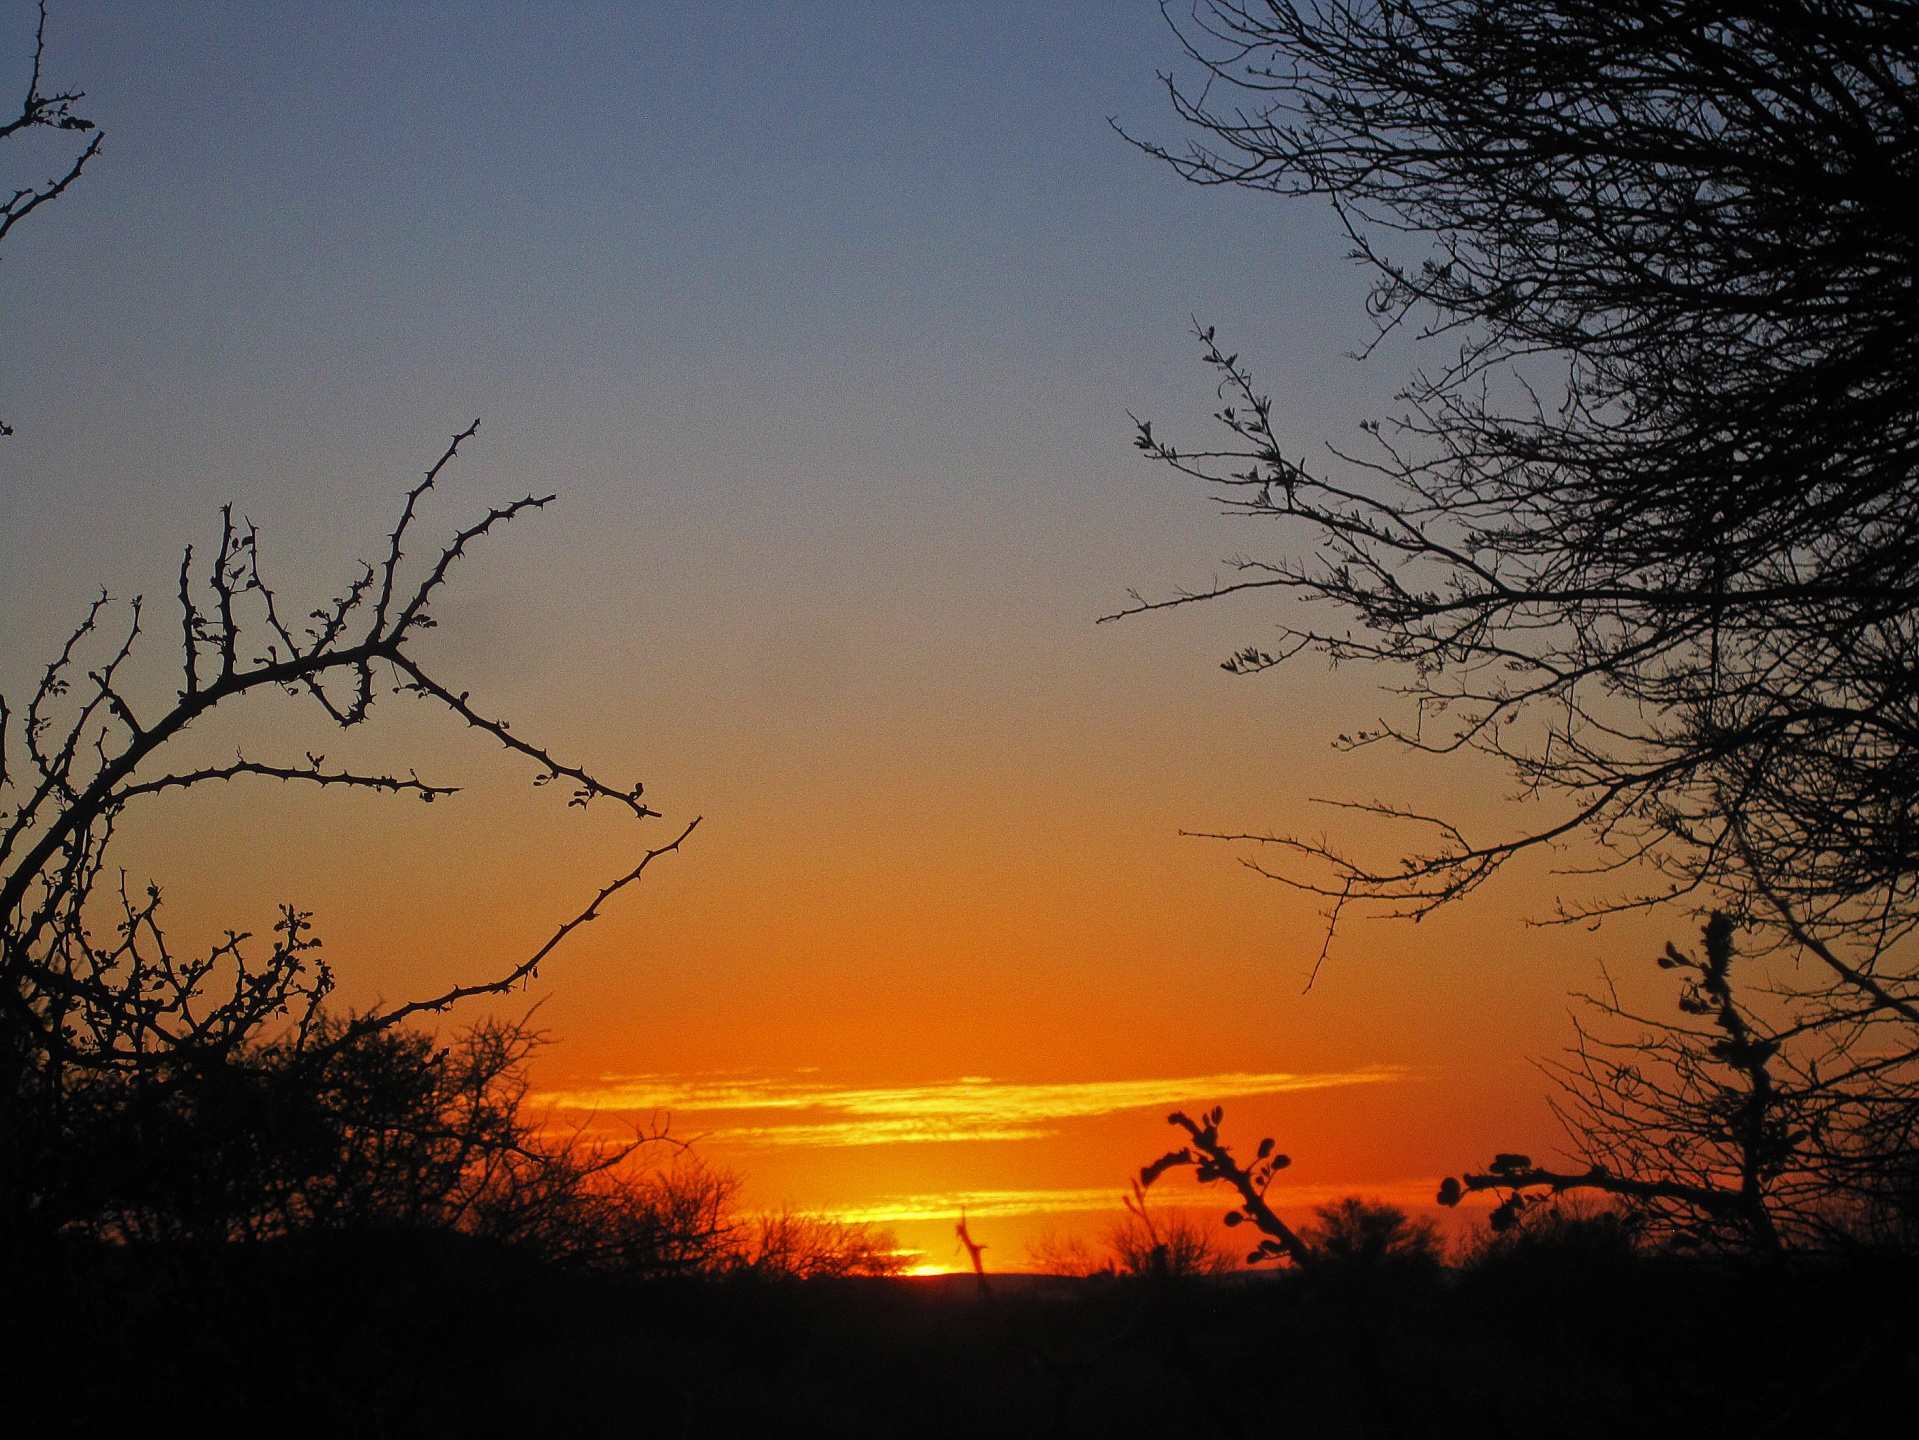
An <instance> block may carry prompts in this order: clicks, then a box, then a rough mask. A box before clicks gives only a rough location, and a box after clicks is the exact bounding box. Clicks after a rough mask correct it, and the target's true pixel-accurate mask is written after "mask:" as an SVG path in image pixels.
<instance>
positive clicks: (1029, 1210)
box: [832, 1179, 1439, 1225]
mask: <svg viewBox="0 0 1919 1440" xmlns="http://www.w3.org/2000/svg"><path fill="white" fill-rule="evenodd" d="M1438 1190H1439V1181H1438V1180H1436V1179H1434V1180H1396V1181H1393V1182H1392V1183H1390V1184H1386V1185H1286V1186H1280V1185H1275V1186H1274V1187H1273V1188H1272V1189H1271V1190H1269V1191H1267V1192H1266V1200H1267V1203H1268V1204H1270V1205H1273V1206H1274V1207H1276V1208H1278V1209H1282V1210H1294V1209H1304V1208H1306V1207H1308V1206H1313V1205H1324V1204H1326V1203H1327V1202H1328V1201H1332V1200H1340V1199H1343V1198H1345V1197H1346V1196H1348V1195H1363V1196H1364V1197H1366V1198H1367V1199H1369V1200H1383V1201H1385V1202H1387V1203H1388V1204H1392V1205H1402V1206H1412V1207H1418V1206H1429V1205H1432V1204H1433V1203H1434V1196H1435V1195H1436V1194H1437V1193H1438ZM1153 1203H1154V1205H1155V1206H1156V1207H1158V1208H1164V1209H1168V1210H1191V1209H1219V1210H1221V1211H1222V1212H1223V1210H1224V1208H1225V1207H1226V1206H1228V1205H1230V1204H1231V1203H1232V1196H1231V1195H1230V1194H1229V1193H1228V1192H1226V1191H1224V1190H1222V1191H1220V1192H1219V1193H1218V1194H1217V1195H1210V1196H1209V1195H1206V1194H1204V1193H1202V1192H1199V1191H1184V1192H1182V1193H1180V1194H1179V1195H1177V1196H1176V1197H1175V1196H1164V1197H1161V1196H1155V1197H1154V1201H1153ZM1119 1209H1120V1192H1119V1191H1118V1190H1116V1189H1114V1188H1112V1187H1110V1186H1108V1187H1106V1188H1104V1189H1098V1190H953V1191H948V1192H944V1193H941V1194H933V1195H887V1196H882V1197H881V1198H880V1199H878V1200H875V1201H873V1202H872V1203H871V1204H867V1205H854V1206H847V1207H844V1208H835V1209H834V1210H833V1212H832V1214H833V1216H834V1218H836V1219H840V1220H846V1221H866V1222H870V1223H872V1224H876V1225H896V1224H902V1223H905V1222H908V1221H914V1220H948V1219H951V1218H953V1217H954V1216H956V1215H958V1214H959V1213H960V1211H961V1210H964V1211H965V1212H966V1214H967V1215H968V1217H970V1218H972V1219H976V1220H1003V1219H1007V1218H1009V1217H1012V1216H1017V1215H1066V1214H1085V1213H1092V1212H1097V1211H1105V1210H1111V1211H1117V1210H1119Z"/></svg>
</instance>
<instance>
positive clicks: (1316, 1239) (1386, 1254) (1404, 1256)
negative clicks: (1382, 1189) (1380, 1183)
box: [1303, 1195, 1444, 1269]
mask: <svg viewBox="0 0 1919 1440" xmlns="http://www.w3.org/2000/svg"><path fill="white" fill-rule="evenodd" d="M1313 1215H1314V1217H1315V1218H1314V1220H1313V1223H1312V1224H1310V1225H1308V1226H1306V1227H1305V1230H1304V1232H1303V1233H1304V1236H1305V1239H1306V1242H1307V1243H1308V1244H1309V1245H1311V1246H1312V1247H1313V1249H1314V1251H1315V1252H1316V1253H1317V1255H1318V1256H1319V1258H1320V1259H1322V1260H1324V1261H1326V1262H1329V1263H1332V1264H1340V1265H1352V1266H1370V1267H1375V1268H1378V1267H1386V1266H1392V1267H1397V1268H1406V1269H1410V1268H1424V1269H1432V1268H1435V1267H1437V1266H1438V1264H1439V1261H1440V1256H1441V1254H1442V1252H1443V1250H1444V1245H1443V1242H1442V1241H1441V1239H1440V1235H1439V1227H1438V1226H1436V1225H1434V1224H1433V1222H1432V1221H1431V1220H1428V1219H1426V1218H1425V1217H1423V1216H1411V1215H1408V1214H1407V1213H1406V1212H1405V1211H1404V1210H1401V1209H1400V1208H1399V1207H1398V1206H1397V1205H1386V1204H1382V1203H1381V1202H1379V1201H1377V1200H1363V1199H1361V1198H1359V1197H1358V1196H1353V1195H1349V1196H1347V1197H1346V1198H1345V1199H1343V1200H1335V1201H1333V1202H1332V1203H1331V1204H1329V1205H1321V1206H1320V1207H1319V1208H1318V1209H1317V1210H1315V1211H1314V1212H1313Z"/></svg>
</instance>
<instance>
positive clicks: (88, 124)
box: [0, 0, 106, 436]
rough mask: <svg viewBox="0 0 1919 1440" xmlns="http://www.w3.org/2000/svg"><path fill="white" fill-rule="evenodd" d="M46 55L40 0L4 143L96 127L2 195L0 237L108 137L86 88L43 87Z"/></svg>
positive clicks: (7, 431)
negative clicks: (92, 113) (79, 108)
mask: <svg viewBox="0 0 1919 1440" xmlns="http://www.w3.org/2000/svg"><path fill="white" fill-rule="evenodd" d="M46 55H47V5H46V0H40V16H39V22H38V24H36V25H35V26H34V31H33V68H32V71H31V72H30V73H29V75H28V77H27V93H26V96H25V97H24V98H23V99H22V100H21V102H20V113H19V114H18V115H15V116H13V117H12V118H11V119H8V120H5V121H0V143H4V142H6V141H8V140H13V139H15V138H16V137H18V136H20V135H22V134H24V133H25V132H28V131H33V130H67V131H72V132H74V133H75V134H76V135H85V134H88V133H89V132H91V135H92V138H91V139H89V140H88V141H87V142H86V144H85V145H83V146H82V147H81V148H80V150H79V152H78V153H77V154H76V155H74V157H73V159H72V161H71V162H69V163H68V165H67V168H66V170H65V171H64V172H63V173H60V174H56V175H52V176H49V177H48V178H47V179H46V180H44V181H42V182H40V183H39V184H32V185H21V186H17V187H15V189H14V190H13V192H12V193H11V194H10V195H9V196H7V198H6V199H5V200H0V241H5V239H6V238H7V236H8V235H9V234H11V233H12V231H13V227H14V226H15V225H17V224H18V223H19V222H20V221H22V220H24V219H26V218H27V216H29V215H31V214H32V213H33V212H34V211H35V210H38V209H39V208H40V207H41V206H42V205H45V204H47V203H48V202H49V201H52V200H57V199H59V198H60V196H61V195H63V194H64V193H65V192H66V189H67V187H68V186H69V185H71V184H73V182H74V181H75V180H78V179H79V178H80V172H81V171H82V170H84V169H86V168H87V162H88V161H89V160H91V159H93V157H94V156H96V155H98V154H99V153H100V146H101V143H102V142H103V141H104V140H105V139H106V135H105V133H104V132H103V131H101V130H100V129H99V127H98V126H96V125H95V124H94V123H93V122H92V121H91V120H88V119H86V118H84V117H83V116H81V115H78V114H76V113H75V112H74V108H73V107H74V106H75V105H76V104H77V103H78V102H79V101H81V100H84V99H85V98H86V92H85V91H84V90H56V91H53V92H51V93H48V92H44V91H42V89H41V88H40V87H41V84H42V83H43V76H42V65H43V63H44V62H45V60H46ZM12 433H13V427H12V426H10V425H8V424H6V423H5V422H4V421H0V436H4V435H11V434H12Z"/></svg>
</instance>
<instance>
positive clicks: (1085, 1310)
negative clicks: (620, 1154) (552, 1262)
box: [0, 1236, 1919, 1440]
mask: <svg viewBox="0 0 1919 1440" xmlns="http://www.w3.org/2000/svg"><path fill="white" fill-rule="evenodd" d="M5 1282H6V1288H7V1291H8V1292H9V1293H8V1294H7V1295H6V1296H5V1297H4V1298H5V1311H4V1315H5V1318H4V1322H3V1323H4V1329H3V1330H0V1344H3V1345H4V1357H5V1358H4V1362H0V1363H4V1376H3V1377H0V1378H3V1379H4V1383H5V1387H6V1388H5V1397H4V1409H3V1410H0V1415H4V1416H5V1419H4V1420H0V1430H4V1431H5V1432H7V1433H8V1434H11V1435H16V1436H30V1435H56V1436H115V1437H123V1436H124V1437H135V1436H141V1437H144V1436H150V1435H164V1434H170V1433H177V1434H184V1435H198V1436H207V1437H218V1436H226V1435H235V1436H240V1435H245V1436H290V1437H297V1436H328V1437H350V1436H384V1437H400V1436H432V1437H440V1436H448V1437H455V1436H457V1437H481V1436H486V1437H491V1436H513V1437H537V1436H569V1437H571V1436H614V1435H635V1436H654V1435H658V1436H731V1435H753V1434H770V1435H808V1434H821V1435H843V1436H888V1437H892V1436H912V1437H916V1440H918V1437H940V1436H986V1437H992V1440H1007V1437H1016V1436H1026V1435H1046V1436H1052V1435H1059V1436H1080V1435H1086V1436H1102V1437H1112V1436H1130V1435H1166V1436H1234V1435H1247V1436H1266V1435H1271V1436H1306V1437H1321V1436H1324V1437H1346V1436H1355V1437H1357V1436H1395V1437H1398V1436H1451V1435H1469V1434H1470V1435H1473V1436H1483V1437H1504V1436H1513V1437H1519V1436H1526V1437H1540V1436H1550V1437H1553V1440H1578V1437H1585V1436H1606V1437H1619V1436H1646V1435H1662V1434H1671V1435H1685V1436H1688V1437H1699V1440H1709V1437H1716V1436H1728V1437H1730V1436H1739V1437H1759V1436H1769V1435H1778V1436H1791V1437H1795V1440H1803V1437H1821V1436H1898V1435H1904V1434H1912V1433H1915V1422H1916V1421H1919V1304H1916V1303H1915V1302H1916V1301H1919V1272H1915V1271H1914V1270H1913V1269H1911V1268H1910V1267H1907V1266H1903V1265H1887V1264H1873V1265H1868V1264H1857V1265H1847V1266H1841V1265H1809V1266H1804V1267H1799V1268H1795V1269H1792V1270H1789V1271H1786V1272H1779V1271H1770V1270H1762V1269H1754V1268H1750V1267H1742V1266H1738V1265H1732V1264H1728V1263H1724V1262H1713V1261H1705V1260H1697V1259H1690V1260H1689V1259H1674V1258H1670V1257H1668V1258H1643V1257H1642V1258H1628V1259H1621V1258H1619V1257H1617V1256H1609V1257H1598V1258H1595V1257H1590V1256H1587V1257H1581V1256H1579V1255H1577V1254H1574V1255H1551V1254H1547V1255H1523V1256H1513V1257H1508V1258H1507V1259H1506V1260H1504V1261H1503V1262H1497V1263H1490V1262H1489V1263H1482V1264H1480V1265H1478V1266H1476V1267H1474V1268H1471V1269H1467V1270H1461V1271H1434V1270H1428V1271H1424V1272H1418V1271H1414V1272H1402V1273H1391V1272H1382V1271H1379V1270H1376V1269H1375V1270H1366V1271H1345V1272H1337V1273H1331V1274H1314V1275H1295V1274H1287V1275H1270V1276H1261V1277H1256V1278H1252V1279H1240V1280H1229V1281H1172V1280H1166V1279H1159V1280H1154V1279H1151V1278H1147V1279H1138V1280H1126V1279H1121V1280H1114V1279H1103V1280H1059V1279H1046V1278H1038V1277H1017V1276H1008V1277H1001V1278H999V1279H997V1280H995V1281H994V1282H993V1284H994V1292H993V1295H992V1297H991V1298H987V1297H983V1296H982V1295H981V1294H980V1292H979V1289H978V1287H977V1285H976V1284H975V1283H974V1281H973V1280H972V1278H971V1277H942V1278H936V1279H929V1280H911V1279H909V1280H842V1281H807V1282H787V1283H756V1282H750V1281H684V1282H682V1281H674V1282H660V1281H656V1282H652V1283H639V1282H635V1281H631V1280H619V1279H610V1278H606V1277H591V1276H577V1275H573V1276H569V1275H555V1274H552V1273H550V1272H544V1271H541V1270H539V1269H537V1268H536V1267H533V1266H531V1265H529V1264H526V1263H524V1262H522V1261H519V1260H517V1259H515V1258H514V1257H512V1256H510V1255H506V1254H501V1253H496V1252H492V1251H487V1250H484V1249H481V1248H479V1247H476V1246H474V1245H471V1244H468V1243H465V1242H459V1241H456V1240H450V1239H447V1238H444V1237H440V1238H431V1237H429V1238H426V1239H422V1238H419V1237H401V1236H386V1237H360V1238H358V1239H355V1240H353V1241H351V1242H346V1241H333V1242H328V1243H325V1244H320V1243H306V1244H302V1245H300V1246H298V1247H293V1246H287V1247H281V1248H265V1247H263V1248H258V1249H253V1250H249V1251H240V1252H233V1251H229V1252H216V1253H212V1254H208V1253H204V1252H202V1253H197V1254H196V1253H190V1252H179V1253H173V1254H168V1255H164V1256H159V1257H153V1256H149V1257H147V1258H145V1259H143V1260H142V1261H141V1262H140V1263H139V1264H138V1265H131V1264H129V1263H128V1260H127V1257H125V1256H124V1255H116V1254H113V1253H108V1252H102V1251H97V1250H79V1249H76V1250H72V1251H69V1252H65V1253H63V1254H61V1255H59V1256H55V1257H51V1258H47V1257H43V1258H42V1259H41V1260H40V1261H39V1262H38V1263H36V1264H34V1265H31V1266H29V1265H26V1264H24V1263H22V1262H20V1261H19V1260H17V1259H16V1260H15V1261H14V1262H13V1263H12V1264H11V1265H10V1266H9V1267H7V1270H6V1272H5Z"/></svg>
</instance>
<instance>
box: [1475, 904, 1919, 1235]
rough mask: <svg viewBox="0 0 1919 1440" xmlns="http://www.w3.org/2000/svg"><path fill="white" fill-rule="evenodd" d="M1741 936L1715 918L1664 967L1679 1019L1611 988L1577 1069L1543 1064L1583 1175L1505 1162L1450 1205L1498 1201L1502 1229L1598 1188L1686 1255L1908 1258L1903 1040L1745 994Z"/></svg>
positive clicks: (1770, 990) (1912, 1084) (1795, 1004)
mask: <svg viewBox="0 0 1919 1440" xmlns="http://www.w3.org/2000/svg"><path fill="white" fill-rule="evenodd" d="M1733 939H1734V929H1733V924H1732V921H1731V920H1730V919H1729V918H1728V917H1727V916H1726V915H1724V914H1715V915H1714V916H1712V918H1711V919H1710V920H1709V921H1708V922H1707V924H1706V926H1705V930H1704V933H1703V935H1702V941H1703V943H1702V946H1701V949H1700V952H1699V953H1697V954H1693V953H1689V952H1686V951H1682V950H1680V949H1679V948H1678V947H1677V946H1673V945H1668V946H1667V947H1666V951H1665V953H1664V954H1663V955H1661V956H1660V957H1659V960H1658V963H1659V965H1660V967H1661V968H1662V969H1664V970H1667V971H1669V972H1672V973H1674V974H1676V975H1677V976H1679V977H1680V979H1681V982H1682V985H1681V992H1680V995H1679V999H1678V1007H1677V1008H1678V1010H1679V1012H1680V1016H1681V1018H1680V1019H1678V1020H1670V1019H1665V1018H1657V1017H1649V1016H1645V1015H1640V1014H1637V1013H1634V1012H1633V1011H1631V1010H1629V1009H1627V1008H1626V1007H1625V1006H1624V1005H1623V1004H1622V1003H1621V1002H1620V1000H1619V998H1618V994H1617V992H1616V990H1614V989H1612V988H1611V987H1610V986H1609V988H1608V989H1607V991H1606V992H1605V993H1604V994H1601V995H1598V996H1589V997H1587V1001H1588V1004H1589V1006H1590V1007H1592V1008H1593V1009H1594V1010H1595V1011H1597V1013H1598V1014H1599V1016H1600V1017H1601V1020H1602V1022H1603V1027H1604V1028H1603V1031H1595V1030H1594V1029H1592V1028H1589V1027H1588V1026H1586V1025H1582V1026H1581V1027H1580V1037H1579V1044H1578V1046H1577V1048H1576V1049H1575V1050H1574V1051H1573V1053H1572V1055H1571V1057H1570V1059H1569V1061H1568V1062H1566V1063H1563V1064H1558V1065H1554V1066H1551V1067H1548V1068H1549V1073H1551V1074H1553V1075H1554V1077H1555V1079H1556V1080H1557V1081H1558V1083H1559V1087H1560V1095H1561V1099H1560V1101H1559V1103H1558V1104H1557V1105H1556V1109H1557V1110H1558V1112H1559V1115H1560V1118H1561V1119H1562V1120H1563V1121H1564V1122H1565V1124H1566V1128H1567V1130H1568V1132H1569V1134H1570V1135H1571V1136H1572V1137H1573V1140H1574V1143H1575V1146H1576V1149H1577V1151H1578V1155H1579V1158H1580V1159H1581V1160H1583V1161H1584V1162H1585V1168H1584V1169H1570V1170H1554V1169H1552V1168H1550V1167H1545V1166H1539V1165H1535V1164H1534V1163H1533V1161H1532V1159H1531V1157H1529V1156H1526V1155H1519V1154H1502V1155H1497V1156H1495V1157H1494V1159H1493V1161H1492V1163H1491V1165H1489V1166H1488V1167H1487V1168H1486V1169H1485V1170H1483V1171H1480V1172H1478V1173H1469V1174H1467V1175H1465V1176H1463V1177H1461V1178H1458V1179H1449V1180H1447V1181H1446V1182H1445V1184H1444V1186H1443V1187H1442V1188H1441V1190H1440V1194H1439V1200H1440V1203H1441V1204H1444V1205H1456V1204H1458V1203H1459V1201H1460V1200H1461V1199H1462V1198H1463V1197H1464V1196H1465V1195H1468V1194H1473V1193H1478V1192H1489V1193H1492V1194H1494V1195H1497V1196H1499V1197H1500V1200H1499V1204H1498V1205H1497V1206H1496V1207H1495V1209H1494V1210H1493V1213H1492V1225H1493V1228H1494V1230H1495V1231H1504V1230H1507V1229H1509V1228H1510V1227H1511V1226H1512V1225H1513V1224H1514V1223H1515V1222H1516V1221H1518V1220H1519V1219H1520V1218H1521V1216H1522V1215H1523V1214H1524V1213H1525V1212H1526V1211H1527V1210H1528V1209H1530V1208H1531V1207H1532V1206H1534V1205H1535V1204H1537V1203H1538V1202H1539V1201H1540V1200H1542V1199H1545V1198H1548V1197H1554V1196H1559V1195H1564V1194H1568V1193H1572V1192H1580V1191H1590V1192H1597V1193H1598V1194H1601V1195H1605V1196H1609V1197H1611V1198H1612V1199H1613V1200H1614V1201H1616V1202H1617V1203H1619V1204H1620V1205H1621V1206H1623V1207H1624V1213H1625V1215H1626V1218H1627V1219H1628V1220H1629V1221H1630V1222H1631V1225H1632V1228H1633V1230H1634V1232H1635V1233H1637V1234H1641V1235H1645V1236H1646V1237H1648V1238H1650V1239H1654V1240H1658V1241H1662V1242H1665V1243H1668V1244H1672V1245H1675V1246H1679V1247H1682V1248H1706V1249H1713V1250H1721V1251H1725V1250H1733V1251H1744V1252H1748V1253H1753V1254H1759V1255H1764V1256H1778V1255H1780V1254H1782V1253H1784V1252H1785V1251H1786V1250H1788V1249H1807V1248H1819V1249H1857V1248H1860V1247H1867V1248H1888V1247H1890V1248H1898V1249H1906V1248H1910V1246H1911V1243H1912V1238H1913V1229H1914V1226H1913V1221H1914V1219H1916V1218H1919V1205H1916V1204H1915V1201H1919V1187H1915V1186H1914V1184H1913V1180H1914V1173H1913V1166H1912V1155H1913V1153H1914V1147H1913V1139H1914V1130H1915V1127H1916V1126H1919V1075H1915V1072H1914V1067H1913V1065H1912V1062H1911V1060H1910V1058H1909V1055H1908V1054H1907V1046H1906V1037H1905V1036H1904V1034H1903V1033H1902V1032H1901V1031H1900V1030H1898V1029H1896V1028H1894V1027H1891V1026H1889V1025H1888V1024H1887V1023H1886V1022H1885V1021H1884V1020H1881V1019H1878V1018H1877V1017H1874V1016H1871V1015H1861V1014H1859V1013H1858V1012H1857V1010H1856V1009H1855V1011H1854V1013H1853V1014H1852V1017H1851V1019H1850V1020H1845V1021H1842V1020H1841V1018H1840V1017H1839V1016H1837V1015H1836V1014H1835V1013H1834V1012H1833V1010H1832V1009H1831V1008H1830V1007H1829V1006H1828V1005H1827V1004H1826V1003H1824V1002H1821V1001H1818V1000H1814V999H1809V998H1808V997H1806V996H1805V995H1803V994H1800V993H1798V992H1796V991H1795V990H1793V989H1790V988H1782V987H1778V986H1769V985H1767V984H1766V983H1765V982H1764V981H1763V980H1760V981H1758V982H1756V984H1754V985H1752V986H1741V985H1740V984H1738V983H1737V982H1736V981H1735V977H1734V961H1735V960H1736V959H1737V958H1738V957H1737V954H1736V951H1735V949H1734V945H1733ZM1626 1027H1631V1028H1630V1029H1627V1028H1626ZM1888 1029H1893V1033H1892V1034H1890V1035H1887V1034H1885V1033H1883V1032H1885V1031H1887V1030H1888Z"/></svg>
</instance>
